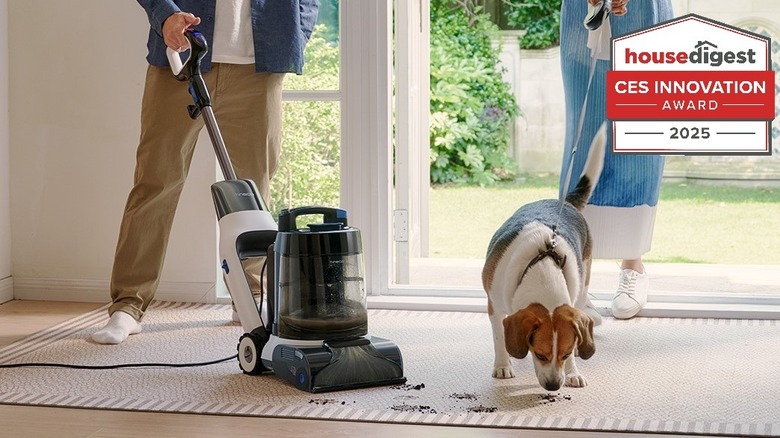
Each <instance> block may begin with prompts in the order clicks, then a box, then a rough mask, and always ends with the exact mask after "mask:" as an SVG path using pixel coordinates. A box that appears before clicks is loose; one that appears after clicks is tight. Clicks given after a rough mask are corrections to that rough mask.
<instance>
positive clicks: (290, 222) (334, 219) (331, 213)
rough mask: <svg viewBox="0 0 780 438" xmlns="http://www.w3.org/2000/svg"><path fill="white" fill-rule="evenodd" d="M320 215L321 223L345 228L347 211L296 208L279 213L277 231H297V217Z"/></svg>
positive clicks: (327, 208) (328, 208) (324, 208)
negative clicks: (339, 225)
mask: <svg viewBox="0 0 780 438" xmlns="http://www.w3.org/2000/svg"><path fill="white" fill-rule="evenodd" d="M310 214H321V215H322V222H323V223H326V224H341V225H342V226H343V227H346V226H347V211H346V210H342V209H340V208H330V207H318V206H313V207H298V208H293V209H289V210H288V209H284V210H282V212H281V213H279V231H292V230H296V229H298V227H297V225H296V220H297V219H298V216H303V215H310Z"/></svg>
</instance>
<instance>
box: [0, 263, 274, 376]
mask: <svg viewBox="0 0 780 438" xmlns="http://www.w3.org/2000/svg"><path fill="white" fill-rule="evenodd" d="M266 266H267V259H266V261H265V262H263V267H262V268H261V269H260V278H261V280H260V307H259V309H258V310H259V311H260V315H262V309H263V298H264V295H265V290H264V287H263V281H262V278H263V276H264V275H265V268H266ZM260 321H261V322H262V323H263V326H265V321H263V320H262V317H261V318H260ZM234 359H238V354H234V355H232V356H230V357H225V358H222V359H215V360H210V361H206V362H192V363H155V362H150V363H123V364H117V365H75V364H66V363H52V362H24V363H12V364H0V369H8V368H69V369H75V370H117V369H121V368H194V367H204V366H208V365H216V364H218V363H222V362H228V361H231V360H234Z"/></svg>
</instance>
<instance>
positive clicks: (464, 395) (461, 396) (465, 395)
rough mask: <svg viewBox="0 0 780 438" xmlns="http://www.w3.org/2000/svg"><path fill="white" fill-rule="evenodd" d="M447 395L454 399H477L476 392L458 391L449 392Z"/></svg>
mask: <svg viewBox="0 0 780 438" xmlns="http://www.w3.org/2000/svg"><path fill="white" fill-rule="evenodd" d="M449 397H450V398H454V399H456V400H476V399H477V395H476V394H469V393H467V392H464V393H461V394H459V393H455V394H450V395H449Z"/></svg>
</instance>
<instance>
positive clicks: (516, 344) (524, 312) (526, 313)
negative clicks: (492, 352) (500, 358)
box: [504, 304, 542, 359]
mask: <svg viewBox="0 0 780 438" xmlns="http://www.w3.org/2000/svg"><path fill="white" fill-rule="evenodd" d="M532 306H533V304H532V305H531V306H528V307H526V308H525V309H521V310H518V311H517V312H515V313H514V314H512V315H509V316H507V317H506V318H504V342H505V344H506V351H507V353H509V354H510V355H511V356H512V357H516V358H518V359H522V358H524V357H526V356H527V355H528V349H529V347H530V346H531V336H533V334H534V331H535V330H536V329H537V328H539V326H541V325H542V321H541V319H539V317H538V316H537V315H536V313H535V312H534V311H533V309H532Z"/></svg>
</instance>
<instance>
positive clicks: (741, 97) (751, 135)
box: [607, 14, 775, 155]
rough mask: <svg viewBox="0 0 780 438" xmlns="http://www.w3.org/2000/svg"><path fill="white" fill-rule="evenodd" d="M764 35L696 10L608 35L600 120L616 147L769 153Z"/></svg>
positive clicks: (770, 114)
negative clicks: (609, 129)
mask: <svg viewBox="0 0 780 438" xmlns="http://www.w3.org/2000/svg"><path fill="white" fill-rule="evenodd" d="M769 47H770V40H769V39H768V38H766V37H764V36H760V35H756V34H752V33H749V32H747V31H744V30H741V29H737V28H733V27H730V26H728V25H725V24H723V23H719V22H716V21H712V20H709V19H706V18H703V17H700V16H697V15H693V14H691V15H686V16H684V17H681V18H678V19H675V20H672V21H669V22H666V23H662V24H659V25H656V26H653V27H650V28H648V29H644V30H641V31H639V32H636V33H633V34H629V35H626V36H624V37H620V38H614V39H613V40H612V70H610V71H609V72H607V118H608V119H609V120H611V121H613V139H614V140H613V150H614V151H615V152H622V153H654V154H706V155H737V154H739V155H760V154H766V155H768V154H771V151H772V148H771V144H770V142H771V136H770V132H771V127H770V123H771V121H772V119H773V118H774V114H775V108H774V92H775V89H774V72H773V71H771V70H770V69H769V66H770V62H769Z"/></svg>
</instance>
